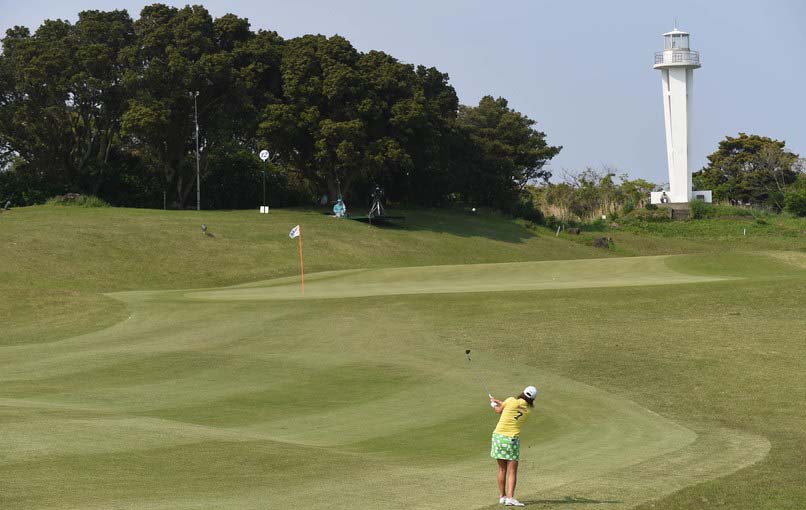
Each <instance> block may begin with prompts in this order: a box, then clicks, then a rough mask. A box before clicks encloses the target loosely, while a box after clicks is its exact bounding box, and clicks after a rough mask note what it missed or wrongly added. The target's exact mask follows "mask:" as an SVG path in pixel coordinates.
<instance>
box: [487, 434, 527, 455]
mask: <svg viewBox="0 0 806 510" xmlns="http://www.w3.org/2000/svg"><path fill="white" fill-rule="evenodd" d="M490 457H492V458H494V459H504V460H521V438H520V437H518V436H515V437H509V436H504V435H502V434H496V433H495V432H493V440H492V448H491V449H490Z"/></svg>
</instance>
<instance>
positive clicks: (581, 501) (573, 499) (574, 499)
mask: <svg viewBox="0 0 806 510" xmlns="http://www.w3.org/2000/svg"><path fill="white" fill-rule="evenodd" d="M522 503H524V504H526V505H608V504H616V503H624V502H623V501H618V500H604V499H603V500H599V499H588V498H581V497H578V496H566V497H564V498H563V499H530V500H524V501H522Z"/></svg>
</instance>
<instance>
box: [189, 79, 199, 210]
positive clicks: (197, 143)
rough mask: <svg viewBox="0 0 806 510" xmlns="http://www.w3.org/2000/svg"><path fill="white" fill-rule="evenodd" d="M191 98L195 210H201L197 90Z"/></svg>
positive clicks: (191, 93)
mask: <svg viewBox="0 0 806 510" xmlns="http://www.w3.org/2000/svg"><path fill="white" fill-rule="evenodd" d="M190 96H191V97H192V98H193V112H194V114H193V119H194V121H195V123H196V210H197V211H201V180H200V178H199V105H198V102H197V100H196V98H198V97H199V91H198V90H197V91H196V92H195V93H194V92H190Z"/></svg>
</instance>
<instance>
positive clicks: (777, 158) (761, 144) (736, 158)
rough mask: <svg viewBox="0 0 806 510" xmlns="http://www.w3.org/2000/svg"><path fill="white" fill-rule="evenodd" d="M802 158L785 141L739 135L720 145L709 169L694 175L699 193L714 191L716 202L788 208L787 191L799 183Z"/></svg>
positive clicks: (727, 139)
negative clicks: (800, 159) (789, 149)
mask: <svg viewBox="0 0 806 510" xmlns="http://www.w3.org/2000/svg"><path fill="white" fill-rule="evenodd" d="M798 158H799V157H798V155H797V154H794V153H792V152H790V151H788V150H786V144H785V142H783V141H780V140H775V139H772V138H768V137H765V136H758V135H748V134H745V133H739V136H737V137H731V136H727V137H725V139H724V140H722V141H721V142H719V148H718V149H717V150H716V152H714V153H713V154H711V155H710V156H708V165H706V166H705V167H704V168H703V169H702V170H700V171H699V172H696V173H695V174H694V175H693V179H695V181H696V182H697V185H696V186H695V187H696V188H698V189H711V190H713V193H714V199H715V200H723V201H737V202H739V203H750V204H757V205H761V204H763V205H767V206H770V207H772V208H774V209H776V210H779V211H780V210H781V209H782V208H783V207H784V195H785V193H786V189H787V187H788V186H790V185H791V184H792V183H794V182H795V181H796V180H797V176H798V170H797V165H798Z"/></svg>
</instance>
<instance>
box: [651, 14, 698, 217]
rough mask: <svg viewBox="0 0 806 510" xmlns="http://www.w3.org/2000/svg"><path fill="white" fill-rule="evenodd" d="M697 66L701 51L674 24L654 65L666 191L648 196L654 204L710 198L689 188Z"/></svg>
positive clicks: (686, 34)
mask: <svg viewBox="0 0 806 510" xmlns="http://www.w3.org/2000/svg"><path fill="white" fill-rule="evenodd" d="M699 67H700V53H699V52H698V51H693V50H691V47H690V46H689V34H688V33H687V32H683V31H680V30H678V29H677V28H675V29H674V30H672V31H671V32H667V33H665V34H663V51H659V52H657V53H655V66H654V68H655V69H659V70H660V72H661V82H662V84H663V118H664V121H665V124H666V159H667V162H668V164H669V191H668V192H666V191H663V192H661V191H658V192H653V193H652V196H651V200H650V201H651V202H652V203H653V204H660V203H673V204H680V203H688V202H689V201H691V200H704V201H706V202H710V201H711V192H710V191H692V189H691V169H690V168H689V166H688V161H689V150H688V146H689V139H690V137H691V125H690V118H691V104H692V99H693V96H694V70H695V69H697V68H699Z"/></svg>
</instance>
